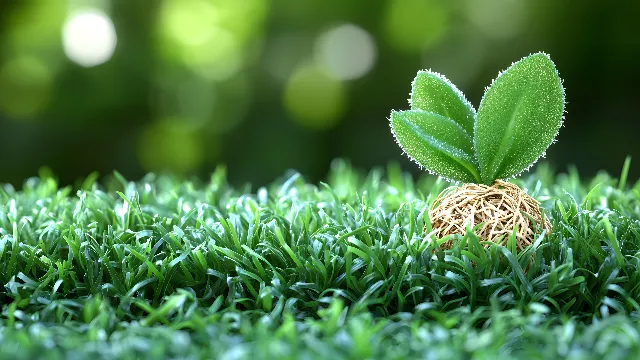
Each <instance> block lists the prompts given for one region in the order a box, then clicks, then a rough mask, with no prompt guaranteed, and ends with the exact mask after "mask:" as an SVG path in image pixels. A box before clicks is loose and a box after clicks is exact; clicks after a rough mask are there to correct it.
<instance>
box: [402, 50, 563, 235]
mask: <svg viewBox="0 0 640 360" xmlns="http://www.w3.org/2000/svg"><path fill="white" fill-rule="evenodd" d="M564 99H565V95H564V88H563V87H562V80H561V79H560V77H559V76H558V72H557V70H556V68H555V65H554V64H553V62H552V61H551V59H550V58H549V56H548V55H547V54H545V53H535V54H532V55H529V56H527V57H525V58H523V59H521V60H520V61H518V62H516V63H513V64H512V65H511V66H510V67H509V68H508V69H506V70H505V71H503V72H501V73H500V74H499V75H498V77H497V78H496V79H495V80H493V82H492V83H491V85H490V86H488V87H487V88H486V91H485V93H484V96H483V97H482V100H481V101H480V106H479V107H478V110H477V111H476V110H475V109H474V107H473V105H471V103H470V102H469V101H468V100H467V99H466V98H465V96H464V94H463V93H462V92H461V91H460V90H459V89H458V88H456V86H455V85H453V84H452V83H451V82H450V81H449V80H447V79H446V78H445V77H444V76H443V75H440V74H438V73H436V72H432V71H420V72H418V74H417V76H416V78H415V80H414V81H413V83H412V91H411V98H410V104H411V110H403V111H393V112H392V113H391V129H392V132H393V134H394V136H395V139H396V141H397V142H398V144H399V145H400V147H401V148H402V149H403V150H404V152H405V153H406V154H407V155H408V156H409V157H410V158H411V159H412V160H413V161H415V162H416V163H418V164H419V165H420V166H422V167H424V168H425V169H426V170H427V171H429V172H430V173H432V174H436V175H439V176H441V177H443V178H446V179H448V180H450V181H457V182H462V183H471V184H478V185H479V186H480V187H479V188H480V189H485V190H486V191H495V190H496V189H498V190H499V189H502V188H504V187H505V184H506V183H505V182H504V181H502V180H501V179H509V178H513V177H515V176H517V175H519V174H520V173H522V172H523V171H525V170H527V169H529V168H530V167H531V166H532V165H533V164H534V163H535V162H536V161H538V159H539V158H540V157H541V156H543V155H544V153H545V151H546V150H547V148H548V147H549V145H551V143H553V142H554V139H555V137H556V135H557V134H558V130H559V129H560V126H561V125H562V119H563V113H564V103H565V100H564ZM469 186H470V184H469V185H468V186H467V187H466V188H469ZM473 188H474V189H475V190H474V191H475V192H474V195H473V196H472V195H470V194H469V192H468V191H462V190H465V186H463V187H462V189H461V191H458V192H456V193H453V194H449V195H450V196H454V195H455V196H457V197H458V198H459V199H455V201H453V202H451V201H449V202H448V201H443V202H442V203H443V204H444V203H448V204H449V205H448V206H449V207H448V208H447V209H444V210H445V211H434V214H435V213H437V214H439V220H442V219H443V218H450V219H449V221H448V222H446V223H445V224H444V225H443V226H445V228H447V229H446V231H444V232H443V234H448V233H451V232H464V231H465V229H466V224H465V223H463V222H462V221H465V222H466V223H469V222H471V225H472V226H473V225H475V224H478V223H479V221H480V220H482V221H483V222H489V225H488V226H489V228H487V225H486V224H485V227H484V228H483V229H482V230H483V231H485V232H486V234H487V235H486V236H485V238H486V239H493V238H496V237H497V236H502V238H507V237H508V235H509V233H510V232H512V231H513V229H514V228H517V227H520V229H517V231H516V232H517V233H518V236H519V237H518V239H519V240H525V238H527V239H529V240H530V238H531V236H532V235H531V234H530V233H531V232H532V231H531V229H526V231H524V232H522V231H523V229H522V226H521V225H517V224H522V223H523V219H522V218H521V216H525V215H529V216H530V217H532V218H534V220H536V221H540V222H542V224H539V225H543V226H544V228H546V229H550V224H548V221H546V222H545V221H544V220H542V218H543V217H542V214H541V213H539V214H536V213H535V211H534V214H531V213H529V212H531V211H529V212H528V213H526V214H524V215H523V214H519V212H518V211H517V209H520V210H524V209H522V208H521V207H520V205H519V204H508V205H509V206H507V207H506V208H505V207H504V206H503V205H504V203H505V200H510V199H512V197H511V196H509V195H508V194H507V193H503V196H499V198H500V200H499V201H498V202H497V203H496V204H500V206H498V208H500V209H501V210H502V211H504V212H512V213H513V216H511V217H508V219H507V220H508V221H506V223H504V224H499V223H496V221H497V220H496V216H497V215H504V214H496V211H493V210H491V209H495V208H496V206H495V205H496V204H487V203H486V201H487V199H486V197H485V196H481V194H480V195H479V194H477V191H476V190H477V189H478V186H475V187H473ZM524 195H525V196H526V194H524ZM526 200H527V201H528V202H531V201H530V200H533V199H530V198H527V199H526ZM533 201H535V200H533ZM436 203H438V202H436ZM459 204H466V205H465V206H464V207H462V208H461V207H460V206H458V205H459ZM474 204H475V205H474ZM535 204H537V202H535ZM511 205H513V206H511ZM434 210H436V209H434ZM437 210H442V209H437ZM483 214H484V215H483ZM492 219H493V223H491V220H492ZM525 219H526V218H525ZM432 220H434V219H432ZM454 220H455V221H454ZM526 222H527V223H528V222H529V221H528V220H527V221H526ZM503 225H504V226H503ZM547 225H548V226H547ZM521 242H522V241H521ZM525 242H526V243H530V241H525ZM521 245H522V246H524V244H521ZM519 247H521V246H519Z"/></svg>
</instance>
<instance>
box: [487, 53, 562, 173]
mask: <svg viewBox="0 0 640 360" xmlns="http://www.w3.org/2000/svg"><path fill="white" fill-rule="evenodd" d="M563 112H564V89H563V87H562V81H561V80H560V77H559V76H558V72H557V71H556V68H555V65H554V64H553V62H552V61H551V59H550V58H549V56H548V55H547V54H544V53H536V54H533V55H530V56H528V57H525V58H523V59H522V60H520V61H518V62H516V63H514V64H513V65H511V67H509V68H508V69H507V70H505V71H504V72H502V73H501V74H500V75H498V77H497V78H496V79H495V80H494V81H493V83H492V84H491V86H490V87H489V88H488V89H487V91H486V93H485V94H484V97H483V98H482V101H481V102H480V107H479V108H478V114H477V120H476V124H475V133H474V142H475V147H476V154H477V157H478V162H479V165H480V174H481V177H482V181H483V182H484V183H486V184H491V183H492V182H493V181H494V180H495V179H505V178H509V177H512V176H515V175H518V174H519V173H520V172H522V171H524V170H526V169H527V168H529V167H530V166H531V165H533V163H535V162H536V161H537V160H538V159H539V158H540V156H542V155H543V154H544V152H545V151H546V149H547V148H548V147H549V145H551V143H552V142H553V140H554V138H555V137H556V135H557V134H558V130H559V129H560V126H561V124H562V114H563Z"/></svg>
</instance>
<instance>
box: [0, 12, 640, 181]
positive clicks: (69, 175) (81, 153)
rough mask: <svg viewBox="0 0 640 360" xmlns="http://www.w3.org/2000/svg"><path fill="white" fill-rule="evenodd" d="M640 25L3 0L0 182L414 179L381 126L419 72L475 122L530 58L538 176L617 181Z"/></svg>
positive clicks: (634, 91) (556, 18) (629, 135)
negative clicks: (151, 175)
mask: <svg viewBox="0 0 640 360" xmlns="http://www.w3.org/2000/svg"><path fill="white" fill-rule="evenodd" d="M639 8H640V3H638V2H622V3H616V4H613V3H606V2H599V1H581V2H572V3H569V2H560V1H555V0H541V1H535V2H534V1H516V0H456V1H449V0H393V1H392V0H378V1H370V0H353V1H344V0H305V1H289V0H245V1H237V0H136V1H128V0H85V1H80V0H68V1H67V0H22V1H10V0H0V9H1V11H0V154H1V155H0V169H2V171H1V172H0V182H11V183H20V182H22V181H23V179H25V178H26V177H28V176H32V175H35V174H36V173H37V171H38V169H39V168H40V167H42V166H48V167H50V168H51V169H52V170H53V171H54V173H56V174H57V175H59V176H60V180H61V181H62V182H63V183H68V182H72V181H75V180H76V179H77V178H79V177H82V176H86V175H87V174H89V173H90V172H92V171H94V170H97V171H99V172H100V173H101V174H107V173H110V172H111V171H113V170H114V169H117V170H118V171H120V172H122V173H123V174H125V175H126V176H129V177H133V178H135V177H140V176H142V175H143V174H144V173H145V172H148V171H163V170H166V171H171V172H173V173H179V174H196V175H203V176H204V175H206V174H208V173H210V172H211V171H212V170H213V168H214V167H215V165H216V164H218V163H226V164H227V165H228V168H229V173H230V177H231V181H232V182H234V183H244V182H253V183H254V184H257V185H259V184H264V183H266V182H268V181H270V180H272V179H273V178H275V177H276V176H278V175H280V174H282V172H283V171H284V170H286V169H288V168H295V169H297V170H299V171H301V172H302V173H304V174H306V175H307V176H309V178H310V179H311V180H314V179H319V178H322V177H324V176H325V174H326V171H327V169H328V166H329V163H330V161H331V160H332V159H334V158H336V157H346V158H349V159H351V160H352V161H353V163H354V165H356V166H359V167H364V168H368V167H370V166H373V165H377V164H385V163H387V162H388V161H389V160H392V159H395V160H398V161H401V162H402V164H404V165H405V167H406V168H407V169H410V170H411V171H414V172H415V173H418V172H419V170H418V169H417V168H416V166H414V165H413V164H410V163H409V161H408V160H407V159H405V158H404V157H403V156H402V154H401V152H400V151H399V149H398V147H397V145H396V144H395V142H394V141H393V137H392V135H391V134H390V131H389V128H388V121H387V119H386V117H387V116H388V114H389V112H390V111H391V110H393V109H396V110H397V109H404V108H406V107H407V98H406V97H407V96H406V94H407V93H408V92H409V90H410V88H409V83H410V81H411V79H413V77H414V76H415V74H416V71H417V70H419V69H432V70H434V71H437V72H440V73H443V74H445V75H446V76H447V77H448V78H449V79H450V80H451V81H452V82H453V83H455V84H456V85H457V86H458V87H459V88H460V89H461V90H462V91H463V92H464V93H465V94H466V95H467V97H468V99H469V100H470V101H471V102H472V103H473V104H474V106H476V107H477V106H478V105H479V101H480V98H481V96H482V93H483V87H484V85H486V84H488V83H489V82H490V81H491V79H492V78H493V77H494V76H495V72H496V71H497V70H500V69H504V68H506V67H507V66H508V65H509V64H510V63H511V61H512V60H513V59H519V58H521V57H523V56H525V55H527V54H529V53H532V52H536V51H545V52H547V53H549V54H551V55H552V58H553V59H554V62H555V63H556V66H557V68H558V69H559V71H560V76H561V77H562V78H563V79H564V85H565V88H567V95H568V97H567V109H566V110H567V119H566V121H565V128H563V129H561V131H560V135H559V138H558V143H557V144H554V145H552V146H551V148H550V149H549V151H548V153H547V160H548V161H550V162H551V163H552V165H554V166H555V167H556V168H557V169H558V170H566V167H567V166H568V165H569V164H575V165H577V167H578V169H579V170H580V172H581V174H584V175H592V174H594V173H595V172H596V171H597V170H599V169H605V170H608V171H610V172H613V173H616V172H617V171H618V169H619V168H620V166H621V165H622V162H623V160H624V157H625V155H627V154H630V155H632V156H635V157H639V155H640V150H639V148H638V146H637V145H636V140H635V138H636V135H637V134H638V132H639V130H640V126H639V125H638V122H637V121H636V119H637V113H636V108H635V102H636V101H637V98H638V95H640V91H639V90H638V87H637V84H638V83H639V80H640V79H639V72H638V70H637V58H638V55H639V54H638V52H639V50H638V49H640V46H639V45H640V44H638V42H639V41H640V40H639V39H640V38H638V37H637V36H636V35H635V34H636V33H637V32H634V28H635V27H636V23H637V20H636V19H635V17H634V16H635V15H634V14H638V13H640V9H639ZM87 14H90V15H91V14H93V17H91V16H87ZM96 14H97V15H96ZM109 26H112V28H110V27H109ZM109 29H112V30H113V31H114V32H113V34H111V33H110V32H109ZM109 34H111V35H113V36H111V37H110V35H109ZM109 41H111V43H110V42H109ZM114 41H115V43H114ZM109 44H111V45H113V46H114V48H113V50H112V53H109V50H108V49H109V46H110V45H109ZM101 54H102V55H104V58H100V56H102V55H101ZM565 130H566V131H565ZM638 169H640V168H636V170H634V169H632V170H631V174H630V177H632V178H637V176H638V175H639V173H638Z"/></svg>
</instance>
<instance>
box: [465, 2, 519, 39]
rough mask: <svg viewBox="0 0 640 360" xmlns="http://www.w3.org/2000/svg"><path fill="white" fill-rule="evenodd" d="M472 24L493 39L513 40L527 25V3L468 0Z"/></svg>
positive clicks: (467, 9) (467, 11)
mask: <svg viewBox="0 0 640 360" xmlns="http://www.w3.org/2000/svg"><path fill="white" fill-rule="evenodd" d="M464 9H465V11H466V14H467V16H468V17H469V20H470V21H471V23H473V24H474V25H475V26H477V27H478V29H480V31H482V33H484V34H485V35H487V36H489V37H492V38H497V39H500V38H512V37H515V36H516V35H518V34H519V33H520V32H521V31H522V30H523V29H524V27H525V26H526V25H527V2H526V1H522V0H467V2H466V4H465V6H464Z"/></svg>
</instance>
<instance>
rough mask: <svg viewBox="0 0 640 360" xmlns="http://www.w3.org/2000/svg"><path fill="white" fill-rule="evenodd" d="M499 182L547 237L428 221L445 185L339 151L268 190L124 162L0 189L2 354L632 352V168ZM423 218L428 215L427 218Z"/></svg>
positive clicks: (539, 170)
mask: <svg viewBox="0 0 640 360" xmlns="http://www.w3.org/2000/svg"><path fill="white" fill-rule="evenodd" d="M628 167H629V161H627V162H625V165H624V166H623V169H622V171H621V174H615V175H610V174H604V173H601V174H598V175H597V176H595V177H593V178H588V179H587V178H581V177H580V176H579V174H578V172H577V171H576V170H575V169H571V170H570V171H569V172H568V173H561V174H555V173H554V172H553V171H552V170H551V169H550V168H549V167H548V166H546V164H540V165H538V166H537V167H536V168H535V170H534V171H533V172H530V173H526V174H525V175H523V176H521V177H519V178H516V179H514V180H512V182H513V183H515V184H517V185H518V186H520V187H521V188H522V189H526V191H527V192H528V194H529V195H531V196H533V197H534V198H535V199H537V200H539V201H540V202H541V204H542V207H543V208H544V211H545V213H546V214H547V216H548V217H549V218H550V220H551V223H552V225H553V230H552V232H551V233H550V234H548V235H546V234H539V236H537V238H536V241H535V243H534V244H533V245H532V246H530V247H527V248H526V249H524V250H523V251H518V250H517V249H516V247H515V241H513V239H511V241H509V242H508V243H507V245H506V246H505V247H502V246H497V245H495V244H494V245H491V246H487V247H483V246H482V244H481V242H480V241H479V239H478V238H477V237H476V236H475V235H474V234H473V233H472V232H468V233H467V234H466V235H465V236H454V237H453V238H452V239H453V240H454V242H453V247H452V248H451V249H448V250H443V249H441V248H440V247H439V245H440V244H442V243H443V242H445V241H446V240H447V238H444V239H437V238H434V237H433V236H432V234H431V229H430V221H429V218H428V210H429V205H430V204H431V202H433V200H434V199H435V198H436V196H437V195H438V194H439V193H440V192H441V191H442V190H443V189H445V188H446V187H447V186H449V184H448V183H447V182H445V181H443V180H442V179H439V178H436V177H435V176H431V175H424V176H422V177H420V178H418V179H414V178H412V177H411V176H410V175H408V174H406V173H403V172H402V171H401V169H400V168H399V166H397V165H393V164H392V165H390V166H388V167H385V168H379V169H374V170H372V171H371V172H369V173H363V172H360V171H357V170H354V169H353V168H352V167H351V166H350V165H349V164H348V163H347V162H344V161H340V160H337V161H335V162H334V163H333V164H332V167H331V169H330V172H329V174H328V176H327V179H326V182H322V183H317V184H312V183H309V182H308V181H306V180H305V178H304V175H303V174H298V173H295V172H290V173H287V174H284V175H283V177H282V178H281V179H277V180H275V181H274V182H273V183H272V184H271V185H269V186H267V187H263V188H251V187H250V186H248V185H247V186H243V187H235V188H234V187H231V186H230V185H229V184H228V182H227V180H226V171H225V169H224V167H219V168H218V169H217V170H216V171H215V172H214V173H213V174H212V176H211V178H210V179H209V180H208V181H197V180H185V179H179V178H174V177H171V176H157V175H148V176H146V177H145V178H143V179H139V180H138V181H135V182H132V181H130V180H127V179H125V178H123V177H122V176H121V175H119V174H118V173H115V174H113V175H112V176H110V177H108V178H107V179H104V180H101V181H100V184H98V183H97V182H96V177H95V176H90V177H88V178H87V179H86V180H84V181H83V182H79V183H78V184H77V185H76V186H74V187H64V188H63V187H60V186H58V184H57V182H56V180H55V179H54V178H53V177H51V176H50V175H47V174H46V173H43V174H41V175H40V176H39V177H37V178H32V179H28V180H27V181H26V182H25V183H24V185H23V186H22V188H20V189H14V188H13V187H11V186H9V185H5V186H4V187H2V188H0V280H1V281H2V284H4V287H3V288H2V291H1V292H0V302H1V304H2V310H1V311H2V313H1V315H0V319H1V320H0V321H1V323H0V324H1V325H0V359H37V358H46V359H107V358H121V359H160V358H173V359H209V358H217V357H219V358H224V359H242V358H252V359H268V358H269V359H270V358H282V359H288V358H291V359H294V358H295V359H298V358H303V359H314V358H322V359H327V358H329V359H334V360H337V359H371V358H381V359H415V358H424V359H441V358H444V359H450V360H452V359H469V358H477V359H496V358H499V359H516V358H522V359H556V358H568V359H601V358H607V359H623V358H629V359H635V358H638V357H640V323H639V322H638V317H639V315H640V305H639V302H640V273H639V272H638V271H637V269H638V268H639V266H640V181H639V182H636V183H633V182H632V181H630V180H631V179H629V180H627V175H626V174H627V171H628ZM425 224H426V225H427V226H426V227H425Z"/></svg>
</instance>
